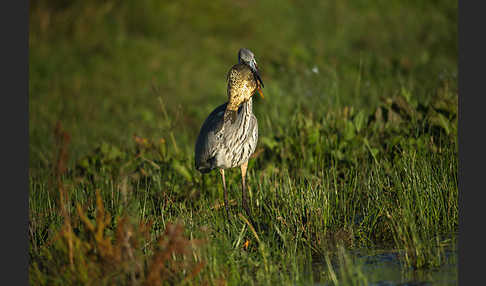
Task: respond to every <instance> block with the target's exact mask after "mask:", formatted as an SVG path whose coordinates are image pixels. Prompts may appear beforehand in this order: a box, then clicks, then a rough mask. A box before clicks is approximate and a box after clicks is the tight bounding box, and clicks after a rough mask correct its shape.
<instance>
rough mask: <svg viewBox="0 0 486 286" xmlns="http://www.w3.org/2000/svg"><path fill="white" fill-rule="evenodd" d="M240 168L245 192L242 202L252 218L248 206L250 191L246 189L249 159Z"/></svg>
mask: <svg viewBox="0 0 486 286" xmlns="http://www.w3.org/2000/svg"><path fill="white" fill-rule="evenodd" d="M240 168H241V189H242V193H243V197H242V204H243V208H244V209H245V212H246V215H247V216H248V217H249V218H250V220H251V212H250V208H249V207H248V192H247V189H246V170H247V168H248V161H246V162H245V163H243V165H241V167H240Z"/></svg>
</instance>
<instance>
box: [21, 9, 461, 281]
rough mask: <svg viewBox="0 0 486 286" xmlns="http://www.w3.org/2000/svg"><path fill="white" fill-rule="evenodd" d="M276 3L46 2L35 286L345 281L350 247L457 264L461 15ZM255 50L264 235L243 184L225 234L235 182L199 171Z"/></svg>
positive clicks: (257, 195)
mask: <svg viewBox="0 0 486 286" xmlns="http://www.w3.org/2000/svg"><path fill="white" fill-rule="evenodd" d="M278 3H279V4H278V5H276V3H273V2H272V1H258V2H257V1H254V2H253V1H247V2H245V1H239V2H223V1H213V2H211V3H206V4H202V3H199V2H198V1H187V3H181V2H165V3H163V4H162V2H161V3H159V2H158V1H142V2H137V3H136V4H135V2H134V3H128V2H119V1H105V2H103V4H99V3H98V2H97V1H83V2H73V3H72V4H66V3H64V2H62V1H37V2H36V3H32V4H31V7H30V8H31V11H30V36H29V45H30V52H29V62H30V66H29V72H30V78H29V85H30V92H29V123H30V124H29V135H30V170H29V171H30V176H29V179H30V190H29V191H30V195H29V218H30V220H29V242H30V243H29V247H30V248H29V255H30V279H31V282H32V284H41V285H42V284H48V285H53V284H66V283H68V284H76V283H78V284H79V283H81V284H97V285H99V284H100V283H101V284H148V285H151V284H158V283H160V282H162V281H165V282H166V283H169V284H177V283H179V282H183V283H185V282H187V283H192V284H200V283H209V284H225V283H227V284H230V285H234V284H256V283H259V284H265V283H267V284H275V283H277V284H293V283H297V284H307V283H312V282H320V283H327V282H329V283H334V284H338V283H340V282H341V283H345V284H346V283H353V281H354V282H356V281H355V280H352V279H356V277H355V276H353V275H352V273H353V265H352V263H349V262H348V261H347V260H346V259H345V258H346V254H345V252H346V251H350V250H353V249H361V248H388V249H397V250H400V258H401V260H402V261H403V263H404V265H405V266H407V267H411V268H420V269H431V268H432V269H433V268H435V267H439V266H440V265H441V264H442V263H443V262H444V249H445V248H446V247H451V246H452V247H453V246H454V245H455V240H456V231H457V223H458V206H457V192H458V185H457V43H456V38H457V25H456V23H457V15H456V8H457V7H456V5H457V4H456V3H448V2H446V1H442V2H437V3H435V4H432V3H422V2H420V1H412V2H410V1H409V2H406V3H405V2H403V3H402V2H401V1H387V2H382V1H377V2H374V3H373V4H370V3H365V2H363V1H335V2H325V3H321V2H317V1H316V2H315V3H314V2H313V3H310V2H306V3H309V4H306V5H297V4H294V3H293V2H291V1H283V2H282V1H280V2H278ZM310 4H312V5H310ZM188 7H190V8H191V9H188ZM240 47H248V48H250V49H252V50H253V51H254V52H255V55H256V57H257V61H258V64H259V66H260V68H261V73H262V76H263V81H264V83H265V89H264V94H265V99H263V100H262V99H260V98H255V101H256V102H255V104H254V109H255V110H254V112H255V114H256V116H257V118H258V122H259V130H260V132H259V133H260V138H259V143H258V146H257V150H256V152H255V155H254V158H252V160H251V161H250V165H249V173H248V187H249V190H250V202H251V204H250V205H251V209H252V212H253V219H254V220H255V225H251V224H249V223H248V221H247V218H246V217H245V215H242V214H240V212H241V209H240V206H241V191H240V185H239V182H240V177H239V171H238V170H230V171H228V172H227V182H228V183H229V188H230V201H231V203H232V208H231V210H232V215H231V217H230V220H229V221H228V220H227V219H226V217H225V216H224V212H223V209H222V208H221V206H222V186H221V184H220V178H219V176H218V174H217V173H216V172H213V173H211V174H209V175H205V176H202V175H201V174H199V173H197V171H196V170H195V169H194V167H193V165H194V163H193V158H194V155H193V150H194V149H193V148H194V142H195V138H196V136H197V132H198V130H199V127H200V125H201V124H202V121H203V120H204V118H205V116H207V114H209V112H210V111H211V110H212V109H213V108H214V107H215V106H217V105H218V104H220V103H222V102H223V101H224V100H225V93H224V92H225V86H226V82H225V75H226V72H227V70H228V68H229V67H230V66H231V65H232V64H234V63H235V62H236V53H237V50H238V49H239V48H240ZM343 257H344V258H343ZM331 261H338V264H339V265H341V268H340V271H337V270H336V268H335V267H336V265H334V264H333V263H331ZM316 265H317V266H316ZM326 265H327V266H326ZM321 266H323V267H321ZM343 269H344V271H343ZM334 270H336V271H334ZM336 273H337V274H336ZM340 273H341V274H340ZM336 275H337V276H336ZM350 277H351V278H352V279H351V278H350ZM358 278H359V277H358ZM349 279H351V280H349ZM365 280H366V279H365V278H363V279H362V280H360V281H365Z"/></svg>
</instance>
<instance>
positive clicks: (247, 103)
mask: <svg viewBox="0 0 486 286" xmlns="http://www.w3.org/2000/svg"><path fill="white" fill-rule="evenodd" d="M261 87H263V82H262V80H261V78H260V75H259V73H258V66H257V63H256V60H255V57H254V55H253V53H252V52H251V51H250V50H248V49H240V50H239V52H238V64H236V65H234V66H232V67H231V69H230V70H229V72H228V86H227V96H228V101H227V102H226V103H224V104H222V105H220V106H218V107H217V108H216V109H214V110H213V112H211V114H209V116H208V117H207V118H206V120H205V121H204V123H203V125H202V127H201V130H200V131H199V135H198V137H197V141H196V147H195V166H196V169H197V170H198V171H200V172H201V173H207V172H209V171H211V170H213V169H219V172H220V174H221V179H222V183H223V194H224V204H225V207H226V213H227V214H228V218H229V211H228V193H227V189H226V181H225V176H224V170H225V169H228V168H234V167H238V166H239V167H240V168H241V187H242V195H243V197H242V204H243V208H244V209H245V211H246V213H247V215H248V216H249V217H250V220H252V219H251V214H250V208H249V207H248V203H247V201H248V194H247V190H246V183H245V177H246V171H247V167H248V160H249V159H250V156H251V155H252V154H253V152H254V151H255V147H256V145H257V142H258V123H257V119H256V117H255V115H254V114H253V100H252V96H253V94H254V93H255V92H256V91H259V92H260V94H261V95H262V96H263V94H262V93H261Z"/></svg>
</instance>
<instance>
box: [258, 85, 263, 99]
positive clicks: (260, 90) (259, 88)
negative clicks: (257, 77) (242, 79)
mask: <svg viewBox="0 0 486 286" xmlns="http://www.w3.org/2000/svg"><path fill="white" fill-rule="evenodd" d="M257 91H258V93H259V94H260V96H261V97H262V98H265V97H263V91H262V88H261V87H260V85H258V86H257Z"/></svg>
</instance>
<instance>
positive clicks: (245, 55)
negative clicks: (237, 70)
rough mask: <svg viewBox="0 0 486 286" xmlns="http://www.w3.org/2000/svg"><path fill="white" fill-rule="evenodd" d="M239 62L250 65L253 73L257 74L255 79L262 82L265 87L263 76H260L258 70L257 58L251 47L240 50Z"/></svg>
mask: <svg viewBox="0 0 486 286" xmlns="http://www.w3.org/2000/svg"><path fill="white" fill-rule="evenodd" d="M238 63H240V64H241V63H243V64H246V65H248V66H249V67H250V68H251V70H252V71H253V74H254V75H255V79H256V80H257V81H258V82H259V83H260V85H261V86H262V87H264V85H263V82H262V78H261V77H260V73H259V72H258V65H257V62H256V60H255V55H254V54H253V53H252V51H250V50H249V49H245V48H241V49H240V50H239V51H238Z"/></svg>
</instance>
